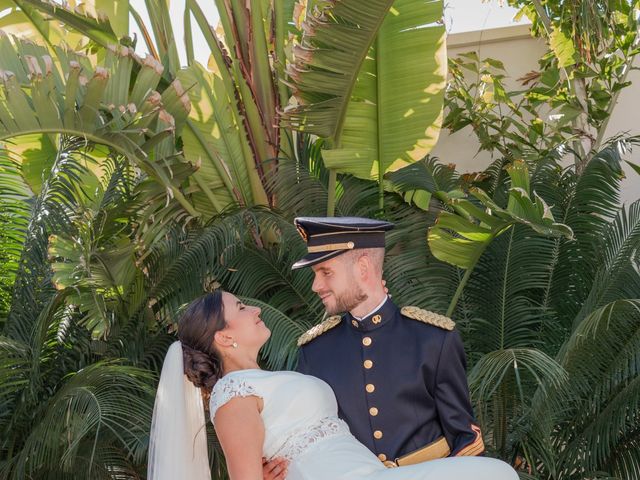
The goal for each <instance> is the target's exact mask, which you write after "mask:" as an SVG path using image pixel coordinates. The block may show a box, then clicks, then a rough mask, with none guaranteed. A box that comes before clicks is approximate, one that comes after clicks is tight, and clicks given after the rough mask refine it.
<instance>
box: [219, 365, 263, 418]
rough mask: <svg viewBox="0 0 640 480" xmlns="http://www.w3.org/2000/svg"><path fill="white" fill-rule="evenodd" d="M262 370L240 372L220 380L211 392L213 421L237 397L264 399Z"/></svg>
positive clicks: (232, 373)
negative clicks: (222, 407)
mask: <svg viewBox="0 0 640 480" xmlns="http://www.w3.org/2000/svg"><path fill="white" fill-rule="evenodd" d="M261 372H262V370H238V371H236V372H230V373H227V374H226V375H225V376H223V377H222V378H220V380H218V381H217V382H216V383H215V385H214V386H213V389H212V390H211V398H210V400H209V411H210V414H211V419H212V420H213V418H214V416H215V413H216V411H217V410H218V408H220V407H221V406H222V405H224V404H225V403H227V402H228V401H229V400H231V399H232V398H235V397H249V396H256V397H262V396H263V395H262V389H261V388H260V381H259V380H260V378H261V377H262V374H261Z"/></svg>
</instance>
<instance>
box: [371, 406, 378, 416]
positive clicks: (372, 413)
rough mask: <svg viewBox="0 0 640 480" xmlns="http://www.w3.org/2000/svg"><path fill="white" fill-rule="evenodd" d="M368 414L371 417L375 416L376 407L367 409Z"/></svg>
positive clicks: (376, 412) (376, 413)
mask: <svg viewBox="0 0 640 480" xmlns="http://www.w3.org/2000/svg"><path fill="white" fill-rule="evenodd" d="M369 415H371V416H372V417H375V416H376V415H378V409H377V408H376V407H371V408H370V409H369Z"/></svg>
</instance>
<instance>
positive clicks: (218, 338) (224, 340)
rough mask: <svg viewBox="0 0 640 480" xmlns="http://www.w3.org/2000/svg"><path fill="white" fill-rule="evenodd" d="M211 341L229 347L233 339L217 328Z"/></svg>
mask: <svg viewBox="0 0 640 480" xmlns="http://www.w3.org/2000/svg"><path fill="white" fill-rule="evenodd" d="M213 343H214V344H215V345H217V346H219V347H230V346H231V344H232V343H233V339H232V338H231V337H230V336H229V335H227V334H225V333H224V332H223V331H222V330H218V331H217V332H216V333H215V334H214V335H213Z"/></svg>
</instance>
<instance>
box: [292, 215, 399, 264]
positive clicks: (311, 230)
mask: <svg viewBox="0 0 640 480" xmlns="http://www.w3.org/2000/svg"><path fill="white" fill-rule="evenodd" d="M294 223H295V225H296V228H297V229H298V232H300V235H301V236H302V239H303V240H304V241H305V242H306V243H307V249H308V253H307V255H305V256H304V257H303V258H301V259H300V260H298V261H297V262H296V263H294V264H293V266H292V267H291V268H292V269H293V270H295V269H297V268H302V267H309V266H311V265H315V264H316V263H320V262H324V261H325V260H329V259H330V258H333V257H336V256H338V255H340V254H341V253H344V252H348V251H349V250H353V249H355V248H378V247H383V248H384V232H386V231H387V230H391V229H392V228H393V223H389V222H384V221H381V220H373V219H371V218H360V217H298V218H296V219H295V220H294Z"/></svg>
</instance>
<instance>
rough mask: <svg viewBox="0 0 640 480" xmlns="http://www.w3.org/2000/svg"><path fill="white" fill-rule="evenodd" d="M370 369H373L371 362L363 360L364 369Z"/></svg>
mask: <svg viewBox="0 0 640 480" xmlns="http://www.w3.org/2000/svg"><path fill="white" fill-rule="evenodd" d="M371 367H373V362H372V361H371V360H365V361H364V368H366V369H367V370H369V369H370V368H371Z"/></svg>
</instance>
